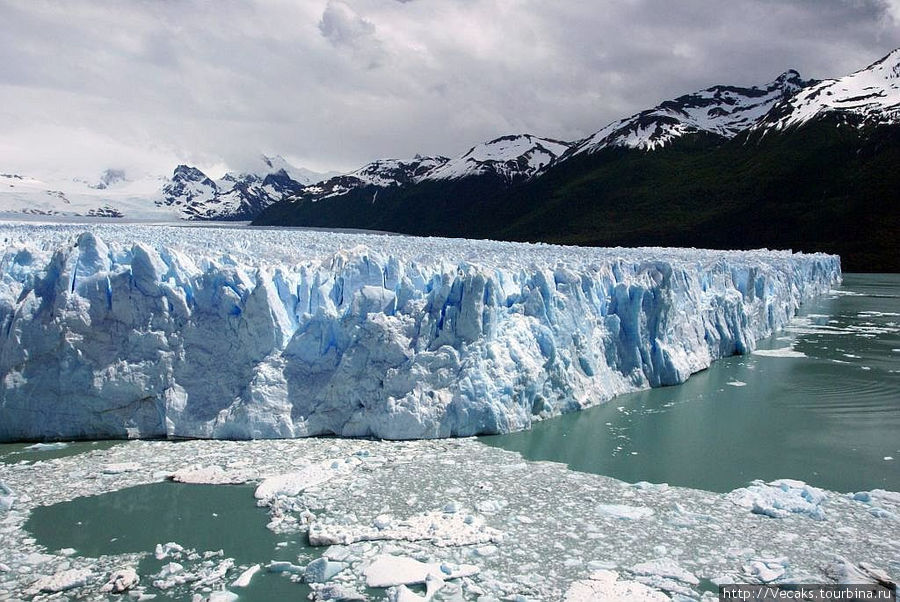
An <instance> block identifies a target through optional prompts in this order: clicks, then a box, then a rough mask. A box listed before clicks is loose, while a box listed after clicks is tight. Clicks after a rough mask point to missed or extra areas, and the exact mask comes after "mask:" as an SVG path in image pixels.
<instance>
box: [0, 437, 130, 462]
mask: <svg viewBox="0 0 900 602" xmlns="http://www.w3.org/2000/svg"><path fill="white" fill-rule="evenodd" d="M120 443H122V442H121V441H74V442H70V443H65V442H63V443H61V444H60V443H54V444H51V447H50V448H45V449H40V448H37V449H29V448H30V447H32V446H33V445H34V444H32V443H2V444H0V463H3V464H15V463H16V462H22V461H23V460H25V461H29V462H38V461H41V460H54V459H56V458H67V457H69V456H77V455H78V454H83V453H86V452H90V451H99V450H104V449H109V448H111V447H112V446H114V445H118V444H120Z"/></svg>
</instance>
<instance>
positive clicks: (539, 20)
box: [0, 0, 900, 174]
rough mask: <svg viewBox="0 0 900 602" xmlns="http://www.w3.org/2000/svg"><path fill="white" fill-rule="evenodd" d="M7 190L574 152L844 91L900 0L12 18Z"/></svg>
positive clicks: (194, 9)
mask: <svg viewBox="0 0 900 602" xmlns="http://www.w3.org/2000/svg"><path fill="white" fill-rule="evenodd" d="M0 14H2V16H3V18H2V19H0V97H2V98H3V102H2V103H0V171H16V172H20V173H21V172H28V173H44V172H47V171H60V172H67V173H72V172H77V173H81V174H89V173H99V172H100V171H102V170H103V169H106V168H108V167H118V168H126V169H130V170H132V171H133V170H137V169H143V170H151V171H157V172H160V173H162V172H166V171H170V170H171V168H172V167H173V165H174V162H175V161H185V162H190V163H194V164H198V165H200V166H202V167H205V168H207V169H210V168H211V169H213V170H216V169H224V168H226V167H229V168H236V169H240V168H241V166H242V165H247V164H249V163H250V162H251V161H252V160H254V159H255V157H256V156H257V155H258V154H259V153H261V152H262V153H280V154H282V155H284V156H286V157H288V158H289V159H291V160H292V161H294V162H296V163H298V164H302V165H305V166H308V167H311V168H314V169H350V168H354V167H356V166H359V165H361V164H363V163H365V162H367V161H370V160H372V159H375V158H378V157H390V156H393V157H400V158H402V157H409V156H412V155H413V154H415V153H417V152H421V153H432V154H438V153H439V154H445V155H455V154H459V153H462V152H465V151H466V150H467V149H468V148H469V147H470V146H471V145H472V144H475V143H477V142H479V141H482V140H487V139H490V138H493V137H496V136H499V135H503V134H507V133H519V132H530V133H536V134H539V135H543V136H549V137H555V138H561V139H575V138H580V137H583V136H586V135H588V134H590V133H592V132H594V131H596V130H598V129H600V128H601V127H602V126H603V125H605V124H606V123H608V122H609V121H612V120H614V119H617V118H619V117H623V116H626V115H629V114H631V113H634V112H636V111H638V110H640V109H643V108H646V107H649V106H653V105H655V104H657V103H658V102H659V101H660V100H663V99H666V98H671V97H674V96H677V95H680V94H683V93H687V92H691V91H694V90H696V89H700V88H704V87H707V86H710V85H712V84H716V83H733V84H744V85H750V84H763V83H765V82H768V81H770V80H772V79H774V78H775V77H776V76H777V75H778V74H779V73H781V72H782V71H784V70H786V69H788V68H795V69H798V70H799V71H800V72H801V74H802V75H804V76H805V77H818V78H822V77H829V76H838V75H843V74H845V73H848V72H850V71H853V70H855V69H857V68H861V67H863V66H865V65H867V64H869V63H871V62H873V61H875V60H876V59H878V58H880V57H881V56H883V55H884V54H886V53H887V52H889V51H890V50H892V49H893V48H895V47H897V46H900V28H898V27H897V25H898V24H900V2H898V1H897V0H846V1H839V0H836V1H834V2H818V1H816V0H792V1H776V0H734V1H730V2H727V3H726V2H715V1H712V0H706V1H700V0H684V1H681V2H670V1H668V0H627V1H618V0H615V1H613V0H598V1H596V2H566V3H561V2H547V1H546V0H413V1H409V0H406V1H403V0H397V1H393V2H387V1H385V0H328V1H324V0H323V1H316V0H308V1H305V2H292V1H288V0H265V1H264V0H256V1H241V2H238V1H236V0H223V1H221V2H214V3H212V2H201V1H199V0H198V1H190V0H185V1H179V2H175V1H166V2H151V1H149V0H147V1H140V0H139V1H135V2H127V3H124V2H123V3H107V2H99V1H98V2H93V1H87V0H69V1H68V2H65V3H56V2H44V1H42V0H22V1H0Z"/></svg>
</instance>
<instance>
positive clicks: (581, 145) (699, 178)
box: [0, 49, 900, 271]
mask: <svg viewBox="0 0 900 602" xmlns="http://www.w3.org/2000/svg"><path fill="white" fill-rule="evenodd" d="M898 165H900V49H898V50H894V51H893V52H891V53H890V54H888V55H887V56H885V57H884V58H882V59H881V60H879V61H877V62H875V63H873V64H872V65H869V66H868V67H866V68H864V69H861V70H860V71H857V72H855V73H853V74H850V75H847V76H845V77H841V78H837V79H828V80H822V81H816V80H805V79H803V78H801V76H800V74H799V73H798V72H797V71H794V70H788V71H786V72H784V73H782V74H781V75H779V76H778V77H776V78H774V79H773V80H772V81H771V82H769V83H766V84H763V85H758V86H752V87H741V86H726V85H716V86H712V87H710V88H707V89H705V90H700V91H698V92H695V93H692V94H686V95H682V96H679V97H678V98H675V99H672V100H667V101H664V102H661V103H660V104H659V105H657V106H656V107H653V108H650V109H647V110H644V111H640V112H638V113H636V114H634V115H631V116H629V117H627V118H624V119H620V120H617V121H614V122H612V123H610V124H608V125H606V126H605V127H603V128H601V129H600V130H598V131H597V132H595V133H593V134H591V135H590V136H587V137H585V138H584V139H581V140H576V141H570V142H567V141H560V140H554V139H550V138H544V137H539V136H535V135H532V134H516V135H508V136H502V137H500V138H496V139H494V140H490V141H488V142H484V143H481V144H478V145H476V146H474V147H472V148H471V149H470V150H468V151H467V152H466V153H464V154H462V155H461V156H459V157H456V158H448V157H443V156H422V155H416V156H415V157H413V158H412V159H410V160H397V159H380V160H377V161H373V162H372V163H369V164H367V165H365V166H363V167H361V168H359V169H357V170H355V171H352V172H349V173H344V174H338V173H328V174H323V173H316V172H311V171H309V170H305V169H302V168H298V167H295V166H293V165H291V164H290V163H289V162H288V161H286V160H285V159H283V158H281V157H277V156H276V157H266V156H262V157H260V161H259V164H258V165H257V166H256V167H255V168H253V169H251V170H249V171H243V172H239V173H238V172H230V173H226V174H225V175H224V176H222V177H221V178H219V179H213V178H210V177H209V176H207V175H206V174H205V173H203V172H202V171H201V170H199V169H197V168H196V167H192V166H189V165H179V166H177V167H176V168H175V169H174V171H173V172H172V174H171V175H170V176H161V175H141V176H138V177H133V176H132V174H128V173H125V172H124V171H122V170H117V169H109V170H106V171H105V172H104V173H102V174H101V175H100V176H99V177H97V178H81V179H79V178H68V179H66V178H57V179H50V180H40V179H36V178H30V177H27V176H24V175H18V174H0V213H16V212H20V213H21V212H25V213H36V214H44V215H47V214H60V215H90V216H100V217H129V218H138V219H157V220H171V219H191V220H251V219H252V220H253V224H256V225H279V226H314V227H335V228H364V229H375V230H385V231H391V232H401V233H409V234H420V235H442V236H459V237H478V238H496V239H508V240H521V241H543V242H555V243H567V244H582V245H602V246H613V245H626V246H635V245H674V246H697V247H723V248H756V247H763V246H768V247H781V248H783V247H790V248H794V249H795V250H803V251H828V252H835V253H839V254H841V256H842V258H843V260H844V267H845V269H848V270H851V271H852V270H858V271H881V270H883V271H900V248H898V245H897V241H896V239H897V232H900V229H898V226H900V217H898V206H900V205H898V203H897V202H896V201H895V194H896V190H898V184H900V176H898V171H900V170H898V169H897V166H898Z"/></svg>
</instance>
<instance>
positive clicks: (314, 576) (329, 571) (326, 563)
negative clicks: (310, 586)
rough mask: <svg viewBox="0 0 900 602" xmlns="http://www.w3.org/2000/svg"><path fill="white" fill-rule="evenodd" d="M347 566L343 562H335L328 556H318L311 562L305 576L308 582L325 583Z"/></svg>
mask: <svg viewBox="0 0 900 602" xmlns="http://www.w3.org/2000/svg"><path fill="white" fill-rule="evenodd" d="M345 568H347V565H346V564H345V563H343V562H333V561H331V560H328V559H327V558H316V559H315V560H313V561H312V562H310V563H309V564H308V565H307V567H306V571H305V573H304V576H303V578H304V579H305V580H306V582H307V583H325V582H326V581H328V580H329V579H331V578H332V577H334V576H335V575H337V574H338V573H340V572H341V571H343V570H344V569H345Z"/></svg>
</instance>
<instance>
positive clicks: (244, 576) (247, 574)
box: [231, 564, 260, 587]
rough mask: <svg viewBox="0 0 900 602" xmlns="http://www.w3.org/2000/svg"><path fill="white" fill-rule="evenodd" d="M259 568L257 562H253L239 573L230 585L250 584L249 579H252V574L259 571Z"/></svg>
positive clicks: (243, 585) (245, 585)
mask: <svg viewBox="0 0 900 602" xmlns="http://www.w3.org/2000/svg"><path fill="white" fill-rule="evenodd" d="M259 569H260V566H259V565H258V564H254V565H253V566H251V567H250V568H248V569H247V570H245V571H244V572H243V573H241V574H240V576H239V577H238V578H237V579H235V580H234V582H233V583H232V584H231V587H247V586H248V585H250V581H252V580H253V576H254V575H256V573H258V572H259Z"/></svg>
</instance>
